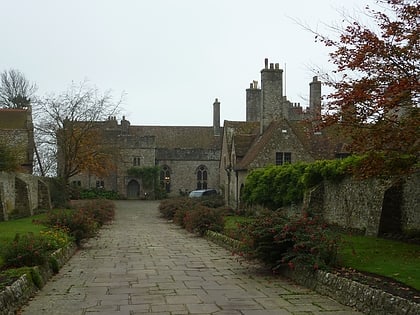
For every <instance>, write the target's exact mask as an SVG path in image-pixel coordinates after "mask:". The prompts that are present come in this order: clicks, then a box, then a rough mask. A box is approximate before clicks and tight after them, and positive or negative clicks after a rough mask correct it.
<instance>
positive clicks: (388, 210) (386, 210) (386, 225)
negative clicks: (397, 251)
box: [379, 181, 402, 235]
mask: <svg viewBox="0 0 420 315" xmlns="http://www.w3.org/2000/svg"><path fill="white" fill-rule="evenodd" d="M401 203H402V182H401V181H399V182H397V183H396V184H394V185H393V186H392V187H390V188H388V189H387V190H386V191H385V193H384V199H383V203H382V212H381V217H380V222H379V235H383V234H388V233H390V234H400V233H401V231H402V229H401V216H402V214H401Z"/></svg>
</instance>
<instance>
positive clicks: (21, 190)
mask: <svg viewBox="0 0 420 315" xmlns="http://www.w3.org/2000/svg"><path fill="white" fill-rule="evenodd" d="M49 209H51V199H50V194H49V188H48V184H47V183H46V182H45V181H44V180H43V178H41V177H37V176H33V175H30V174H22V173H6V172H0V221H7V220H9V219H10V218H13V217H26V216H31V215H34V214H36V213H37V212H38V211H39V210H49Z"/></svg>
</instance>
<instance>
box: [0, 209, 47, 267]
mask: <svg viewBox="0 0 420 315" xmlns="http://www.w3.org/2000/svg"><path fill="white" fill-rule="evenodd" d="M43 218H45V214H39V215H35V216H32V217H28V218H22V219H17V220H10V221H3V222H0V247H1V245H2V244H4V243H7V242H11V241H12V240H13V239H14V238H15V235H16V234H17V233H19V234H24V233H28V232H32V233H34V234H37V233H39V232H40V231H43V230H45V229H46V227H45V226H44V225H40V224H37V223H34V222H33V220H40V219H43ZM2 262H3V261H2V258H1V256H0V266H1V265H2Z"/></svg>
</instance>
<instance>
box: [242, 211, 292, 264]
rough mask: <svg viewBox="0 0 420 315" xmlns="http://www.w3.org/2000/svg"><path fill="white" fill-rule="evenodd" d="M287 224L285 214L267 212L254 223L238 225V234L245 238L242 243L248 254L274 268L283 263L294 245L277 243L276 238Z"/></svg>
mask: <svg viewBox="0 0 420 315" xmlns="http://www.w3.org/2000/svg"><path fill="white" fill-rule="evenodd" d="M286 223H287V218H286V217H285V216H284V215H283V213H281V212H278V211H275V212H272V211H267V210H265V211H262V212H261V213H260V214H259V215H258V216H256V217H255V219H254V220H252V221H248V222H243V223H238V226H239V233H238V234H239V235H242V236H243V238H242V240H241V241H242V242H243V244H244V248H246V254H247V255H248V256H250V257H251V258H255V259H259V260H260V261H262V262H264V263H267V264H269V265H272V266H273V265H275V264H276V263H278V262H279V261H281V259H282V257H283V255H284V254H285V253H286V251H287V250H288V249H289V248H290V247H291V246H292V244H291V243H289V244H288V243H285V242H283V243H280V242H276V241H275V236H276V235H277V234H278V233H279V232H281V231H282V229H283V227H284V225H285V224H286Z"/></svg>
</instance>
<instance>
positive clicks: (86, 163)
mask: <svg viewBox="0 0 420 315" xmlns="http://www.w3.org/2000/svg"><path fill="white" fill-rule="evenodd" d="M122 99H123V96H121V98H120V99H119V100H117V101H114V99H113V97H112V95H111V93H110V92H109V91H108V92H105V93H100V92H99V90H98V89H97V88H96V87H93V86H92V85H90V84H88V83H87V82H82V83H80V84H72V85H71V86H70V88H69V89H68V90H67V91H65V92H63V93H61V94H59V95H51V96H48V97H45V98H43V99H39V100H38V101H37V106H36V110H35V121H36V123H35V130H36V132H37V133H38V135H37V142H38V149H39V151H40V152H41V153H40V156H42V162H45V163H44V165H43V167H41V169H43V170H44V172H45V171H47V170H49V171H54V168H55V167H54V166H53V165H52V163H51V162H52V161H55V162H56V165H57V167H56V169H55V170H56V172H57V175H58V177H59V178H61V179H62V180H63V181H64V182H65V183H68V181H69V179H70V178H71V177H72V176H74V175H76V174H78V173H80V172H82V171H89V172H92V173H96V174H98V175H103V173H104V172H106V171H107V166H109V165H108V161H110V160H111V158H110V157H109V156H108V154H107V152H106V151H105V150H104V149H103V146H102V142H103V141H102V139H101V133H100V132H98V130H99V129H98V127H99V125H100V124H98V123H99V122H100V121H104V120H105V119H106V118H107V117H109V116H113V115H115V114H116V113H117V111H118V110H119V108H120V105H121V103H122Z"/></svg>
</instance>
